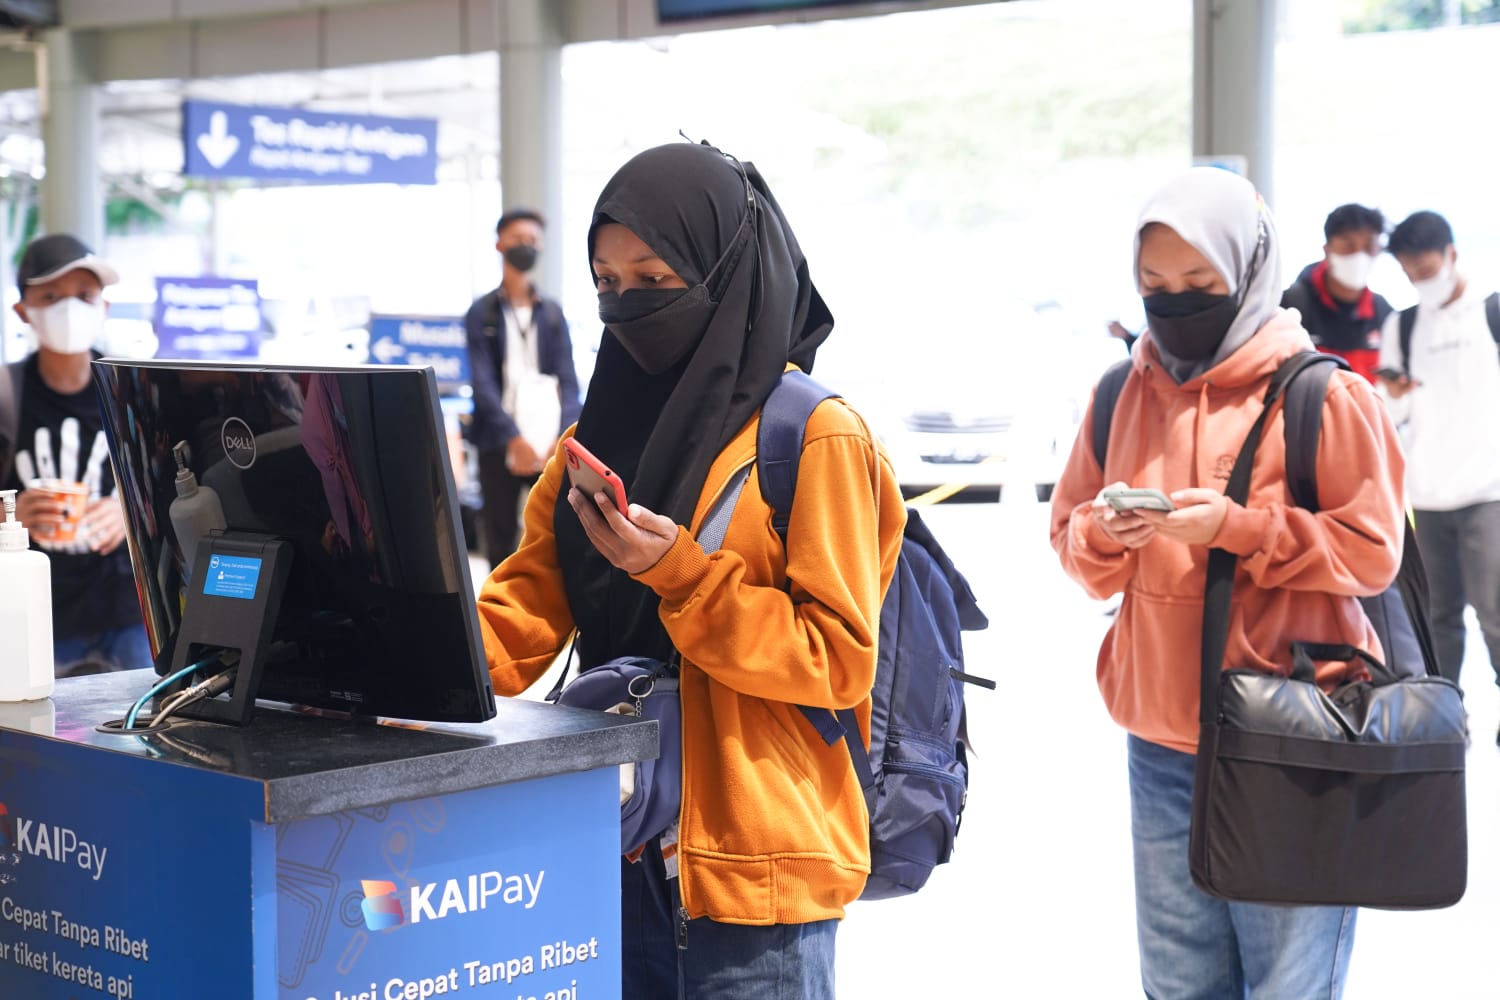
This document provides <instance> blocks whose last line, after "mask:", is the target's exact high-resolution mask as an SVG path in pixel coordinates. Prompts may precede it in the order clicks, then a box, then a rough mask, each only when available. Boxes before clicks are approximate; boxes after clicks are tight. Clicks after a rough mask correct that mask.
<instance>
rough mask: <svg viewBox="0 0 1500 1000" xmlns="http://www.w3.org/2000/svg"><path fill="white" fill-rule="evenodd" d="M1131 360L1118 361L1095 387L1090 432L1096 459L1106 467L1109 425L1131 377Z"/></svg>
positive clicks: (1101, 467)
mask: <svg viewBox="0 0 1500 1000" xmlns="http://www.w3.org/2000/svg"><path fill="white" fill-rule="evenodd" d="M1130 365H1131V360H1130V359H1129V358H1126V359H1125V360H1124V361H1116V362H1115V363H1114V364H1112V365H1110V366H1109V369H1108V370H1107V371H1105V373H1104V374H1103V375H1102V376H1101V377H1100V379H1099V385H1098V386H1097V387H1095V389H1094V414H1093V418H1092V420H1091V421H1090V424H1089V434H1090V436H1091V439H1092V441H1093V444H1094V460H1095V461H1096V462H1098V463H1099V468H1100V470H1101V471H1102V470H1103V469H1104V456H1105V454H1106V453H1107V452H1108V451H1109V427H1110V424H1112V423H1113V422H1114V419H1115V404H1116V403H1118V402H1119V401H1120V390H1121V389H1122V388H1124V386H1125V380H1126V379H1127V378H1129V377H1130Z"/></svg>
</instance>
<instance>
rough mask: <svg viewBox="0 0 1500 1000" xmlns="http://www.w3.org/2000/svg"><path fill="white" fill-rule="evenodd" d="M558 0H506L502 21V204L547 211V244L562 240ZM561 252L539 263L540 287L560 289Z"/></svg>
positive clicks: (550, 291)
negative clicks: (550, 1)
mask: <svg viewBox="0 0 1500 1000" xmlns="http://www.w3.org/2000/svg"><path fill="white" fill-rule="evenodd" d="M561 6H562V5H561V4H556V3H549V2H547V0H507V2H506V3H505V4H504V6H503V7H502V8H501V20H500V192H501V203H502V205H503V206H504V207H505V208H514V207H516V206H518V205H527V206H529V207H532V208H536V209H539V210H540V211H541V213H542V214H543V215H544V216H546V218H547V223H548V226H549V228H550V230H551V233H550V237H551V238H550V239H549V243H550V244H551V245H552V246H554V247H556V246H559V245H560V244H561V240H560V239H559V238H558V237H559V236H560V233H559V232H558V230H559V229H560V227H561V225H562V30H561V27H560V26H559V24H558V23H557V20H556V18H557V15H558V8H559V7H561ZM561 257H562V255H561V254H558V253H545V254H543V255H542V257H541V260H540V261H539V262H538V264H539V269H540V272H541V273H540V274H539V275H538V277H539V278H540V279H541V286H542V288H543V289H545V290H546V291H547V292H548V293H549V294H552V295H557V294H560V293H561V290H562V273H563V272H562V259H561Z"/></svg>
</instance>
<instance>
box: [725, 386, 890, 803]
mask: <svg viewBox="0 0 1500 1000" xmlns="http://www.w3.org/2000/svg"><path fill="white" fill-rule="evenodd" d="M837 395H838V393H836V392H834V391H832V390H831V389H827V388H825V387H824V386H822V385H819V384H818V383H817V382H815V381H814V380H813V379H812V377H811V376H809V375H808V374H806V373H805V372H802V371H797V370H792V371H788V372H784V373H782V376H781V379H780V380H779V381H778V382H777V383H776V387H775V388H774V389H772V390H771V394H770V395H769V396H767V397H766V402H765V405H763V406H762V407H761V411H760V426H759V427H758V428H757V429H756V435H755V465H756V469H757V471H758V472H759V474H760V495H761V499H763V500H764V501H765V502H766V506H768V507H770V508H771V524H772V526H773V527H775V529H776V534H777V535H779V536H780V537H781V546H782V548H783V549H785V548H786V544H787V531H788V529H789V527H790V526H791V519H792V501H793V499H795V497H796V494H797V472H798V470H799V469H800V468H801V465H802V443H803V439H804V438H805V437H806V434H807V421H808V419H809V418H811V417H812V414H813V411H814V410H816V409H817V408H818V404H820V403H822V402H823V400H825V399H831V398H834V397H836V396H837ZM797 709H798V710H799V711H800V712H801V713H802V714H803V715H804V716H805V717H806V718H807V721H808V722H809V723H811V724H812V727H813V728H814V729H816V730H817V732H818V735H819V736H820V737H821V738H822V740H823V742H824V743H826V744H828V745H829V746H833V745H834V744H835V743H837V742H839V740H843V741H844V743H845V744H846V745H847V746H848V747H849V756H850V758H851V759H852V760H853V761H854V771H855V774H856V775H858V777H859V783H860V787H862V788H863V789H865V792H866V802H867V804H868V801H869V796H870V794H871V793H872V791H873V788H874V783H875V779H874V775H873V773H872V771H871V769H870V758H869V754H868V752H867V751H866V750H865V747H864V744H863V742H861V741H860V739H859V737H858V733H859V726H858V725H857V724H856V721H855V718H854V713H853V711H851V710H848V709H845V710H843V711H840V712H832V711H830V710H828V709H826V708H812V707H810V706H807V705H798V706H797Z"/></svg>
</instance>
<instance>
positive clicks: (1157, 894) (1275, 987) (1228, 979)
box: [1128, 736, 1358, 1000]
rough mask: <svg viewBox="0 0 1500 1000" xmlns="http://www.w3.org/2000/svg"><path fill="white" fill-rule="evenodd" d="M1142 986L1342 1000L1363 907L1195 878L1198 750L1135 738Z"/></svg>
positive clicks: (1178, 992)
mask: <svg viewBox="0 0 1500 1000" xmlns="http://www.w3.org/2000/svg"><path fill="white" fill-rule="evenodd" d="M1128 756H1129V762H1130V835H1131V839H1132V841H1133V842H1134V844H1135V922H1136V933H1137V934H1138V936H1139V938H1140V949H1141V984H1142V985H1143V986H1144V987H1145V990H1146V996H1147V997H1150V998H1151V1000H1189V998H1192V1000H1244V998H1251V1000H1304V998H1306V1000H1313V998H1315V997H1316V998H1320V1000H1337V998H1338V997H1340V996H1342V995H1343V992H1344V978H1345V976H1346V975H1347V973H1348V970H1349V953H1350V951H1351V950H1352V949H1353V947H1354V917H1355V914H1356V912H1358V911H1356V910H1354V909H1353V908H1348V909H1345V908H1343V907H1337V906H1265V905H1262V904H1259V903H1231V902H1227V901H1225V900H1222V899H1217V898H1215V897H1213V896H1210V895H1208V894H1207V893H1205V892H1203V891H1202V890H1200V889H1199V888H1198V887H1197V886H1195V885H1194V884H1193V878H1192V876H1191V875H1190V874H1188V826H1189V824H1190V823H1191V818H1192V802H1193V768H1194V763H1195V758H1194V756H1193V755H1192V754H1187V753H1182V752H1180V751H1177V750H1170V749H1168V748H1167V747H1163V746H1158V745H1157V744H1155V743H1148V742H1147V741H1145V740H1142V739H1139V738H1137V737H1135V736H1131V737H1129V753H1128Z"/></svg>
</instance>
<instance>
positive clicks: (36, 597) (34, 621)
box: [0, 490, 52, 701]
mask: <svg viewBox="0 0 1500 1000" xmlns="http://www.w3.org/2000/svg"><path fill="white" fill-rule="evenodd" d="M0 498H3V500H4V503H5V521H4V523H0V701H34V700H35V699H37V698H46V697H47V696H48V695H50V694H51V693H52V563H51V562H50V561H49V560H48V559H47V557H46V556H45V555H44V554H42V553H41V552H37V551H34V550H33V549H32V548H31V547H30V538H29V535H28V534H27V532H26V528H25V526H24V525H22V524H21V522H19V521H17V520H16V491H15V490H5V491H3V492H0Z"/></svg>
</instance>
